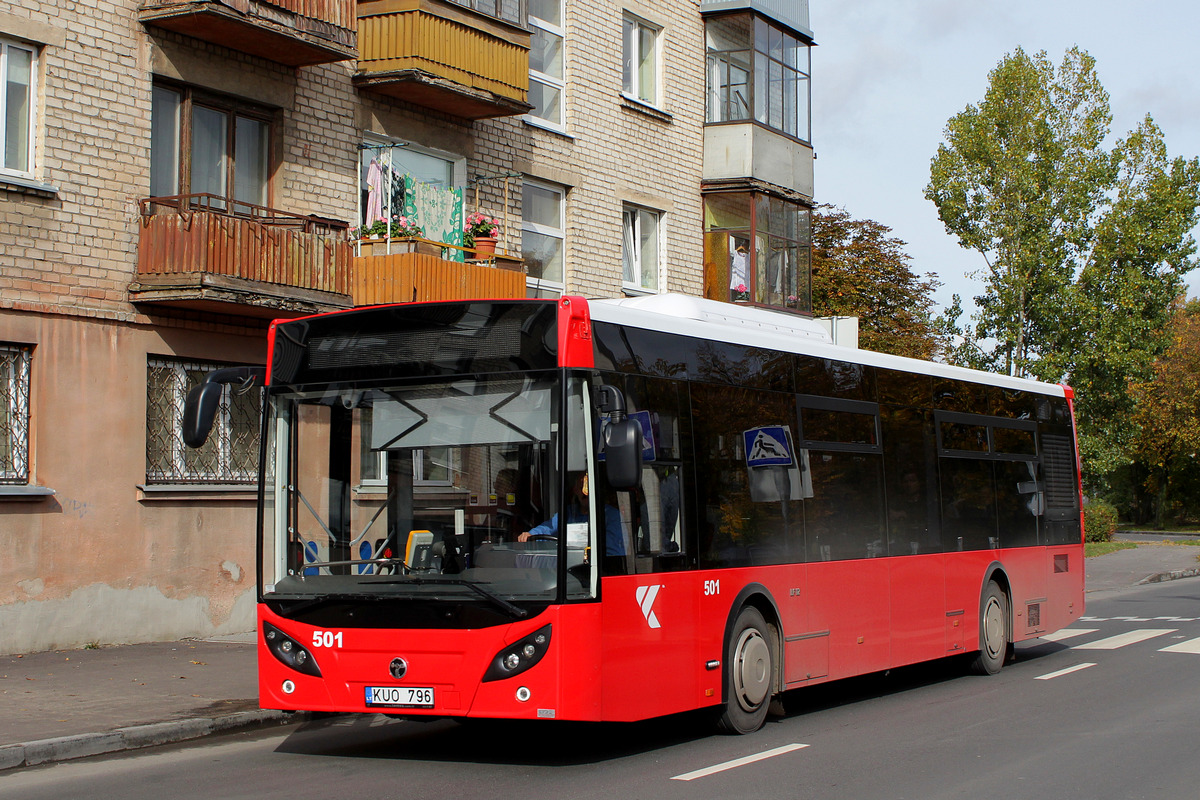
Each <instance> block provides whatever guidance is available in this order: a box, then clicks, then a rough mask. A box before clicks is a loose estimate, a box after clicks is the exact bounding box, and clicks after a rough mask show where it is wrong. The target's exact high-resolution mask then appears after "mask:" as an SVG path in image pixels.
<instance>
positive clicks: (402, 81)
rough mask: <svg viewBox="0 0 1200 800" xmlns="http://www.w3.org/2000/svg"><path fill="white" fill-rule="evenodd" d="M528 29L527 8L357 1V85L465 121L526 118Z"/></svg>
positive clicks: (444, 0)
mask: <svg viewBox="0 0 1200 800" xmlns="http://www.w3.org/2000/svg"><path fill="white" fill-rule="evenodd" d="M477 8H478V9H482V10H483V11H486V12H488V13H481V12H480V11H477V10H475V9H477ZM493 12H498V13H493ZM524 21H525V0H519V2H517V1H516V0H483V1H481V0H475V2H468V0H461V2H453V1H452V0H359V2H358V44H359V60H358V70H359V71H358V74H357V75H356V76H355V78H354V82H355V84H356V85H357V86H359V87H360V88H363V89H368V90H370V91H373V92H378V93H381V94H385V95H388V96H391V97H395V98H398V99H400V100H405V101H408V102H410V103H415V104H417V105H420V106H424V107H426V108H431V109H435V110H437V111H441V112H444V113H447V114H451V115H454V116H456V117H461V118H464V119H485V118H488V117H504V116H512V115H515V114H524V113H525V112H526V111H529V110H530V109H531V108H532V106H531V105H530V104H529V102H528V94H529V43H530V34H529V31H528V30H527V29H526V28H525V26H524Z"/></svg>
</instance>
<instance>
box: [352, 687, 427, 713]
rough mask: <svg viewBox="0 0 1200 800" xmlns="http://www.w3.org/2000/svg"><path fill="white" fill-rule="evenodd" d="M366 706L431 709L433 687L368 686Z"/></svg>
mask: <svg viewBox="0 0 1200 800" xmlns="http://www.w3.org/2000/svg"><path fill="white" fill-rule="evenodd" d="M367 705H369V706H384V707H387V708H433V687H432V686H368V687H367Z"/></svg>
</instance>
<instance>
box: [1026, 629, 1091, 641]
mask: <svg viewBox="0 0 1200 800" xmlns="http://www.w3.org/2000/svg"><path fill="white" fill-rule="evenodd" d="M1098 630H1100V629H1099V628H1063V629H1062V630H1061V631H1055V632H1054V633H1047V634H1046V635H1045V636H1039V637H1038V638H1039V639H1041V640H1042V641H1043V642H1061V641H1062V640H1063V639H1072V638H1074V637H1076V636H1083V635H1084V634H1087V633H1095V632H1096V631H1098Z"/></svg>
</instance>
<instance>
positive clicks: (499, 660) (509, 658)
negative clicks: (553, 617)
mask: <svg viewBox="0 0 1200 800" xmlns="http://www.w3.org/2000/svg"><path fill="white" fill-rule="evenodd" d="M549 649H550V626H549V625H547V626H546V627H544V628H538V629H537V630H536V631H534V632H533V633H531V634H529V635H528V636H526V637H525V638H524V639H521V640H520V641H519V642H513V643H512V644H510V645H509V646H508V647H505V648H504V649H503V650H501V651H500V652H499V653H497V654H496V655H495V657H494V658H492V663H491V664H490V665H489V666H488V669H487V672H485V673H484V675H483V680H484V682H487V681H502V680H504V679H505V678H511V677H512V676H513V675H520V674H521V673H522V672H524V671H525V670H527V669H529V668H530V667H532V666H533V665H534V664H536V663H538V662H539V661H541V660H542V656H544V655H546V651H547V650H549Z"/></svg>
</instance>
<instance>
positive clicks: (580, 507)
mask: <svg viewBox="0 0 1200 800" xmlns="http://www.w3.org/2000/svg"><path fill="white" fill-rule="evenodd" d="M565 511H566V524H568V525H570V524H572V523H578V522H587V521H588V475H587V473H586V472H581V473H579V474H578V475H576V476H575V479H574V480H573V481H572V482H571V496H570V497H569V498H567V502H566V503H565ZM558 522H559V515H558V514H555V515H554V516H552V517H551V518H550V519H549V520H548V521H547V522H543V523H542V524H541V525H538V526H537V527H535V528H530V529H529V530H527V531H525V532H524V533H522V534H521V535H520V536H518V537H517V541H518V542H528V541H529V540H530V539H531V538H533V537H535V536H551V537H555V538H557V537H558V534H559V528H558ZM604 540H605V543H604V552H605V554H607V555H610V556H623V555H625V528H624V525H622V524H621V511H620V509H618V508H617V507H616V506H615V505H613V504H612V503H611V502H610V503H605V505H604Z"/></svg>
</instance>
